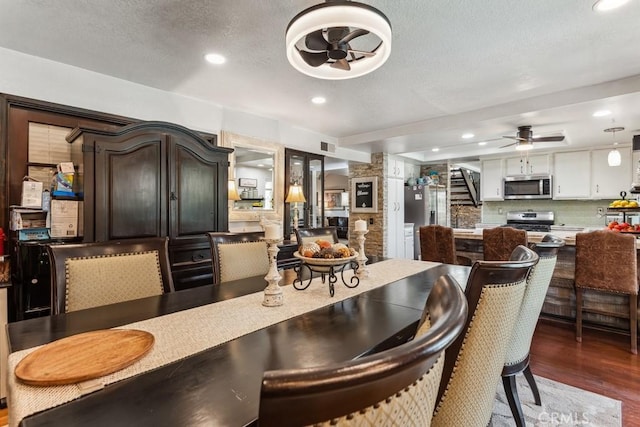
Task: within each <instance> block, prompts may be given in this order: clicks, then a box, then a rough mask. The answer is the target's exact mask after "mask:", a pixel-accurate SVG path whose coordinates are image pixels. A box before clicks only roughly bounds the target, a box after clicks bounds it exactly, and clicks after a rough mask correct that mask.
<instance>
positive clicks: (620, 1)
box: [593, 0, 629, 12]
mask: <svg viewBox="0 0 640 427" xmlns="http://www.w3.org/2000/svg"><path fill="white" fill-rule="evenodd" d="M628 2H629V0H598V1H596V2H595V3H594V4H593V10H595V11H596V12H606V11H609V10H613V9H617V8H619V7H620V6H622V5H624V4H625V3H628Z"/></svg>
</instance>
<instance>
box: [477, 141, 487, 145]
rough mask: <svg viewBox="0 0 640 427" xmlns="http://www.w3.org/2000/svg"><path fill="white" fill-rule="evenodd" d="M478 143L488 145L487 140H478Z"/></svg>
mask: <svg viewBox="0 0 640 427" xmlns="http://www.w3.org/2000/svg"><path fill="white" fill-rule="evenodd" d="M478 145H487V141H481V142H478Z"/></svg>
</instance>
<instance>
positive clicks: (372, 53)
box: [348, 49, 376, 56]
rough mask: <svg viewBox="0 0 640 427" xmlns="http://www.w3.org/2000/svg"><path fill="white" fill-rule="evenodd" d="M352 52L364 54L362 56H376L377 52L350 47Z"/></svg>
mask: <svg viewBox="0 0 640 427" xmlns="http://www.w3.org/2000/svg"><path fill="white" fill-rule="evenodd" d="M348 52H349V53H351V54H355V55H362V56H376V53H375V52H367V51H365V50H353V49H349V51H348Z"/></svg>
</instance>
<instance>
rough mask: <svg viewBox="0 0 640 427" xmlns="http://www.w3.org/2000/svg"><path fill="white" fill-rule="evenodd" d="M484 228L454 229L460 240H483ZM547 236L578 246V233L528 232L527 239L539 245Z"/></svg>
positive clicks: (557, 231)
mask: <svg viewBox="0 0 640 427" xmlns="http://www.w3.org/2000/svg"><path fill="white" fill-rule="evenodd" d="M482 230H483V229H482V228H472V229H469V228H454V229H453V235H454V236H455V237H456V238H459V239H477V240H482ZM547 234H553V235H554V236H557V237H559V238H561V239H563V240H564V242H565V244H566V245H570V246H574V245H575V244H576V231H561V230H552V231H550V232H549V233H543V232H538V231H527V239H528V240H529V242H531V243H538V242H540V241H542V238H543V237H544V236H546V235H547Z"/></svg>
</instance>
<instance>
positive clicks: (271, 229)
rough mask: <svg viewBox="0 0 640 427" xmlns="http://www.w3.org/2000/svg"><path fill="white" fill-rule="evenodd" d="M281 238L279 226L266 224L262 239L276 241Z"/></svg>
mask: <svg viewBox="0 0 640 427" xmlns="http://www.w3.org/2000/svg"><path fill="white" fill-rule="evenodd" d="M281 237H282V232H281V231H280V226H278V225H276V224H267V225H266V226H265V227H264V238H265V239H271V240H277V239H280V238H281Z"/></svg>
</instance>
